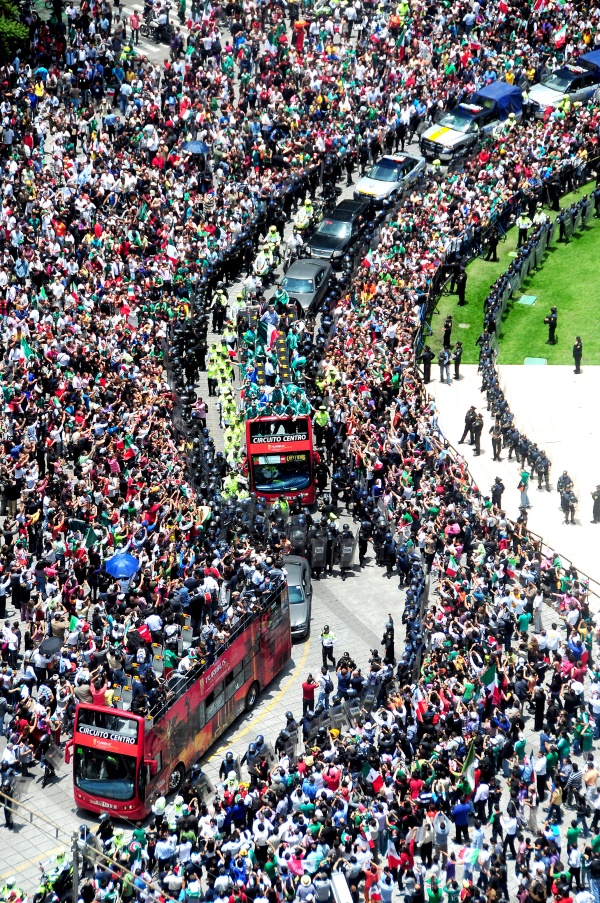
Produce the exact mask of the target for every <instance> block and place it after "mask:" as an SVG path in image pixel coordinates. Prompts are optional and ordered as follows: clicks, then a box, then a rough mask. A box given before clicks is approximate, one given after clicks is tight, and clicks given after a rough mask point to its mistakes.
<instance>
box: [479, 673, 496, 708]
mask: <svg viewBox="0 0 600 903" xmlns="http://www.w3.org/2000/svg"><path fill="white" fill-rule="evenodd" d="M481 683H482V684H483V685H484V687H485V689H486V693H491V694H492V702H493V704H494V705H498V703H499V702H500V687H499V686H498V674H497V672H496V666H495V665H490V667H489V668H488V669H487V671H484V672H483V674H482V675H481Z"/></svg>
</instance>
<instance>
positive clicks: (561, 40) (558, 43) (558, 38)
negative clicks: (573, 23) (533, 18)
mask: <svg viewBox="0 0 600 903" xmlns="http://www.w3.org/2000/svg"><path fill="white" fill-rule="evenodd" d="M552 40H553V42H554V46H555V47H556V48H557V49H558V48H559V47H562V46H563V44H565V43H566V40H567V26H566V25H563V27H562V28H559V29H558V31H555V32H554V34H553V35H552Z"/></svg>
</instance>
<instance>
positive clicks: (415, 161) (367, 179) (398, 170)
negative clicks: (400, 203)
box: [354, 154, 426, 205]
mask: <svg viewBox="0 0 600 903" xmlns="http://www.w3.org/2000/svg"><path fill="white" fill-rule="evenodd" d="M425 166H426V163H425V160H424V158H423V157H411V156H410V154H389V155H387V156H385V157H382V158H381V160H378V161H377V163H376V164H375V165H374V166H372V167H371V169H370V170H369V172H368V173H367V175H366V176H364V177H363V178H362V179H361V180H360V181H359V183H358V185H357V186H356V189H355V191H354V197H355V198H356V199H357V200H359V199H360V198H363V197H369V198H373V199H374V201H375V203H376V204H377V205H380V204H381V203H382V202H383V201H384V200H385V199H386V198H389V197H391V196H392V195H396V194H399V193H401V192H402V191H404V189H406V188H408V186H409V185H412V184H413V182H415V181H416V179H418V177H419V176H420V174H421V173H422V172H424V171H425Z"/></svg>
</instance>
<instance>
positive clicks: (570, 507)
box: [560, 489, 577, 524]
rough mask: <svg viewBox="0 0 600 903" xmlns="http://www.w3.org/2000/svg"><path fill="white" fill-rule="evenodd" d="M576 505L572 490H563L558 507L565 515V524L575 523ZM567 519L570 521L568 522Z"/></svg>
mask: <svg viewBox="0 0 600 903" xmlns="http://www.w3.org/2000/svg"><path fill="white" fill-rule="evenodd" d="M576 505H577V496H576V495H575V493H574V492H573V489H564V490H563V491H562V492H561V495H560V507H561V508H562V510H563V512H564V515H565V524H568V523H572V524H574V523H575V507H576ZM569 517H570V518H571V520H570V521H569Z"/></svg>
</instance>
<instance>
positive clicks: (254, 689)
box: [246, 680, 260, 712]
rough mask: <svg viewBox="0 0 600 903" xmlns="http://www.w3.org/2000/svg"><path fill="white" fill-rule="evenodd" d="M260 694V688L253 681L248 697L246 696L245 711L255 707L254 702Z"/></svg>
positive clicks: (256, 682)
mask: <svg viewBox="0 0 600 903" xmlns="http://www.w3.org/2000/svg"><path fill="white" fill-rule="evenodd" d="M259 693H260V686H259V684H258V681H256V680H255V681H254V683H253V684H252V686H251V687H250V689H249V690H248V695H247V696H246V711H247V712H249V711H250V709H253V708H254V706H255V705H256V700H257V699H258V694H259Z"/></svg>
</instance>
